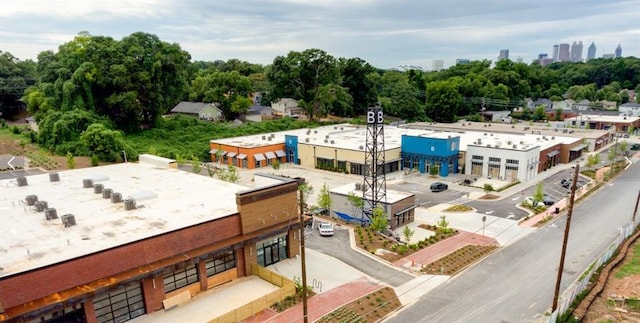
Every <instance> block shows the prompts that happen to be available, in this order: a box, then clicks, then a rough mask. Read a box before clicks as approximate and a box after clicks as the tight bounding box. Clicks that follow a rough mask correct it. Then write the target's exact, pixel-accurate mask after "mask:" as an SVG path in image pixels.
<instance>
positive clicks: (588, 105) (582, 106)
mask: <svg viewBox="0 0 640 323" xmlns="http://www.w3.org/2000/svg"><path fill="white" fill-rule="evenodd" d="M594 106H595V103H594V102H591V101H589V100H587V99H584V100H580V101H578V102H576V105H575V109H576V110H580V111H587V110H591V109H593V108H594Z"/></svg>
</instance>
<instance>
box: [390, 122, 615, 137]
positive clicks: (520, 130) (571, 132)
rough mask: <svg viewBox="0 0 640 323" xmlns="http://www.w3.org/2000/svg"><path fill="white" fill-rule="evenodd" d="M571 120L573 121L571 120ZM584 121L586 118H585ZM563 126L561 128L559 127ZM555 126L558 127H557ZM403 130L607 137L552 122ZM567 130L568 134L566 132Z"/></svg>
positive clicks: (457, 124)
mask: <svg viewBox="0 0 640 323" xmlns="http://www.w3.org/2000/svg"><path fill="white" fill-rule="evenodd" d="M569 120H571V119H570V118H569ZM583 120H584V116H583ZM559 124H561V127H560V126H558V125H559ZM553 125H556V126H555V127H554V126H553ZM402 127H403V128H412V129H425V130H440V131H454V132H457V131H465V132H466V131H480V132H493V133H512V134H533V135H536V134H537V135H546V136H557V135H561V136H566V137H578V138H592V139H593V138H599V137H601V136H603V135H607V134H608V132H607V131H606V130H595V129H574V128H564V122H561V121H558V122H555V121H554V122H550V123H549V126H547V124H540V123H534V124H530V123H525V122H520V123H516V124H511V123H500V122H494V123H487V122H471V121H464V122H463V121H459V122H454V123H430V122H415V123H408V124H404V125H402ZM564 130H567V132H564Z"/></svg>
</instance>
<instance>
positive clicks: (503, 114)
mask: <svg viewBox="0 0 640 323" xmlns="http://www.w3.org/2000/svg"><path fill="white" fill-rule="evenodd" d="M510 114H511V111H509V110H504V111H482V117H483V118H484V120H485V121H490V122H510V121H511V119H510V118H509V115H510Z"/></svg>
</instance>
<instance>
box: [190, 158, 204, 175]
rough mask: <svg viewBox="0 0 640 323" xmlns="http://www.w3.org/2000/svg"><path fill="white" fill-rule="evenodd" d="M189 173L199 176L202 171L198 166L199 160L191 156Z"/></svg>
mask: <svg viewBox="0 0 640 323" xmlns="http://www.w3.org/2000/svg"><path fill="white" fill-rule="evenodd" d="M191 171H193V172H194V173H196V174H200V171H202V166H200V160H199V159H198V157H196V156H195V155H192V156H191Z"/></svg>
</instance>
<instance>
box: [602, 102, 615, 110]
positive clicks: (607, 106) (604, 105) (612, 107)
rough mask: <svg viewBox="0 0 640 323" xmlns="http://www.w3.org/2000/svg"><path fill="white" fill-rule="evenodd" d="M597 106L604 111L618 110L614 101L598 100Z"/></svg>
mask: <svg viewBox="0 0 640 323" xmlns="http://www.w3.org/2000/svg"><path fill="white" fill-rule="evenodd" d="M598 103H599V104H601V105H602V108H603V109H605V110H617V109H618V102H616V101H607V100H600V101H598Z"/></svg>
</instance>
